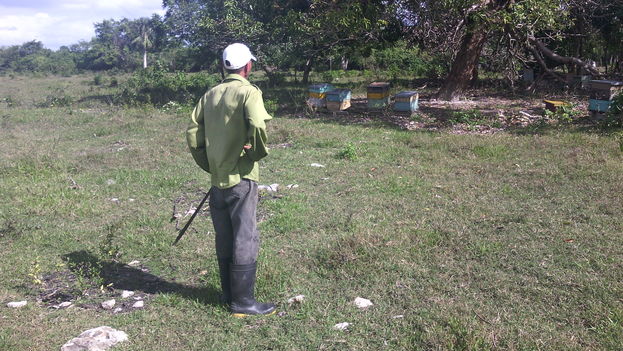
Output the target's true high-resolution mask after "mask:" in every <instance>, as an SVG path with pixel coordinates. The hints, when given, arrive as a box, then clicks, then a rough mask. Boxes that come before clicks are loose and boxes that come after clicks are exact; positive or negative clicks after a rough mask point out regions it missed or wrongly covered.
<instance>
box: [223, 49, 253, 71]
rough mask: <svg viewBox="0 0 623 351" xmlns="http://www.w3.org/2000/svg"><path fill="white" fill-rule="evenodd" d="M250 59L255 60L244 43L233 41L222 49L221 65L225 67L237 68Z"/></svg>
mask: <svg viewBox="0 0 623 351" xmlns="http://www.w3.org/2000/svg"><path fill="white" fill-rule="evenodd" d="M251 60H253V61H257V59H256V58H255V56H253V55H252V54H251V50H249V48H248V47H247V46H246V45H244V44H241V43H234V44H231V45H229V46H228V47H226V48H225V50H223V65H224V66H225V68H226V69H238V68H240V67H242V66H244V65H246V64H247V63H248V62H249V61H251Z"/></svg>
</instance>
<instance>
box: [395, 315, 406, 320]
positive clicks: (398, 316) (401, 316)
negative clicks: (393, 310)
mask: <svg viewBox="0 0 623 351" xmlns="http://www.w3.org/2000/svg"><path fill="white" fill-rule="evenodd" d="M404 317H405V316H404V315H403V314H399V315H396V316H393V317H392V318H393V319H399V318H404Z"/></svg>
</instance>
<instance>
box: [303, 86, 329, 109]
mask: <svg viewBox="0 0 623 351" xmlns="http://www.w3.org/2000/svg"><path fill="white" fill-rule="evenodd" d="M333 89H334V88H333V86H332V85H331V84H327V83H320V84H314V85H310V86H309V88H308V90H307V92H308V98H307V104H308V105H309V106H310V107H314V108H318V107H325V106H327V101H326V95H327V92H328V91H331V90H333Z"/></svg>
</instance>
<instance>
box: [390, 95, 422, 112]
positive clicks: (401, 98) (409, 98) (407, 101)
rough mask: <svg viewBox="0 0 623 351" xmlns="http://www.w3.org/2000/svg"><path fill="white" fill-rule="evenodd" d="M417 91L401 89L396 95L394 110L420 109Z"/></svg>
mask: <svg viewBox="0 0 623 351" xmlns="http://www.w3.org/2000/svg"><path fill="white" fill-rule="evenodd" d="M418 100H419V94H418V92H417V91H401V92H400V93H398V94H396V96H394V111H400V112H414V111H417V109H418Z"/></svg>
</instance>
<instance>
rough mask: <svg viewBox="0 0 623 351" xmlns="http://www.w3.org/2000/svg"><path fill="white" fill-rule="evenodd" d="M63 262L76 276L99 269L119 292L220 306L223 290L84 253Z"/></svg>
mask: <svg viewBox="0 0 623 351" xmlns="http://www.w3.org/2000/svg"><path fill="white" fill-rule="evenodd" d="M62 258H63V259H64V260H65V261H66V262H67V266H68V267H69V269H70V270H71V271H72V273H74V274H75V275H80V274H84V273H85V269H89V267H99V268H100V269H99V276H100V278H102V279H103V281H104V285H108V284H111V283H112V286H113V288H115V289H121V290H130V291H142V292H144V293H146V294H151V295H153V294H162V293H164V294H176V295H179V296H182V297H184V298H186V299H189V300H194V301H199V302H200V303H203V304H206V305H219V304H220V302H219V294H220V290H217V289H216V288H215V287H214V286H211V285H205V286H202V287H196V286H189V285H184V284H180V283H176V282H171V281H168V280H165V279H163V278H160V277H158V276H156V275H153V274H151V273H149V272H148V271H147V269H145V268H144V267H133V266H128V265H126V264H122V263H117V262H111V261H103V260H100V259H98V258H97V257H96V256H94V255H93V254H92V253H90V252H88V251H84V250H82V251H74V252H71V253H69V254H66V255H63V256H62Z"/></svg>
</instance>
